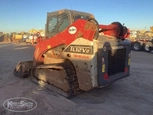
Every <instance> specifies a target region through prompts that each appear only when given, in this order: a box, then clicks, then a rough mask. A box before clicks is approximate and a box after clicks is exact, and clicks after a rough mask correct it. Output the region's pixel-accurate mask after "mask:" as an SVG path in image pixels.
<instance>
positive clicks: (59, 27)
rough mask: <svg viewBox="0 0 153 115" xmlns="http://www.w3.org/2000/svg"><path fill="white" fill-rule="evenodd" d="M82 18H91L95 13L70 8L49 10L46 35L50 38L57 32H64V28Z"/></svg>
mask: <svg viewBox="0 0 153 115" xmlns="http://www.w3.org/2000/svg"><path fill="white" fill-rule="evenodd" d="M80 18H82V19H86V20H87V19H90V18H94V15H93V14H90V13H86V12H79V11H74V10H68V9H64V10H59V11H55V12H48V13H47V21H46V28H45V36H46V37H48V38H50V37H52V36H54V35H55V34H57V33H59V32H62V31H63V30H64V29H66V28H67V27H68V26H70V25H71V24H72V23H73V22H75V21H76V20H77V19H80Z"/></svg>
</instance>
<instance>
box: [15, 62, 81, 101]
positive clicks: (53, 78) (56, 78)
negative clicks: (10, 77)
mask: <svg viewBox="0 0 153 115" xmlns="http://www.w3.org/2000/svg"><path fill="white" fill-rule="evenodd" d="M27 63H28V64H27ZM27 63H26V62H21V63H19V64H18V66H17V67H16V69H15V70H14V74H15V75H16V76H18V77H23V78H25V77H28V76H30V77H31V79H32V81H34V82H36V83H38V84H40V85H41V86H42V87H46V88H48V89H50V90H51V91H53V92H56V93H58V94H60V95H63V96H65V97H67V98H70V97H71V96H74V95H76V94H78V93H79V92H80V90H79V85H78V81H77V76H76V72H75V68H74V66H73V65H72V64H71V62H69V61H65V62H64V63H59V64H45V65H39V66H36V67H31V68H29V71H28V69H27V68H28V67H27V65H29V67H30V65H31V64H29V63H30V62H27ZM25 68H26V69H25ZM17 69H18V70H17ZM23 71H25V72H23ZM27 72H28V75H27ZM21 73H22V74H21ZM23 73H25V74H23Z"/></svg>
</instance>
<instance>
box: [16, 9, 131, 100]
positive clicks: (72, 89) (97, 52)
mask: <svg viewBox="0 0 153 115" xmlns="http://www.w3.org/2000/svg"><path fill="white" fill-rule="evenodd" d="M127 35H128V32H127V28H126V27H125V26H123V25H122V24H120V23H119V22H113V23H111V24H110V25H100V24H98V22H97V21H96V20H95V17H94V15H93V14H90V13H85V12H80V11H74V10H68V9H64V10H59V11H55V12H48V13H47V21H46V29H45V36H46V39H42V40H40V42H38V43H37V45H36V46H35V51H34V56H33V60H32V61H26V62H19V63H18V64H17V66H16V68H15V69H14V74H15V75H16V76H19V77H22V78H26V77H31V79H32V81H34V82H37V83H39V84H40V85H43V86H44V87H47V88H49V89H51V90H52V91H54V92H56V93H58V94H61V95H63V96H65V97H68V98H70V97H71V96H74V95H77V94H78V93H80V92H82V91H89V90H91V89H94V88H97V87H103V86H106V85H108V84H111V83H113V82H115V81H117V80H119V79H121V78H125V77H127V76H129V72H130V48H131V43H130V42H129V41H128V40H125V38H126V36H127ZM40 38H41V36H40V37H39V39H40Z"/></svg>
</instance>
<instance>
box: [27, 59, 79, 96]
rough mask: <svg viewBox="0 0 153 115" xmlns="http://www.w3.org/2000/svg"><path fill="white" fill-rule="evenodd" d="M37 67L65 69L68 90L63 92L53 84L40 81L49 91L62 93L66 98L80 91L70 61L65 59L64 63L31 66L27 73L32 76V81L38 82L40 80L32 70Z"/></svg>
mask: <svg viewBox="0 0 153 115" xmlns="http://www.w3.org/2000/svg"><path fill="white" fill-rule="evenodd" d="M37 68H43V69H45V68H49V69H56V68H64V69H65V72H66V74H67V78H66V79H67V80H68V83H69V91H68V92H65V91H64V90H62V89H59V88H58V87H56V86H53V85H52V84H49V83H46V82H44V81H41V82H43V83H44V86H45V87H46V88H48V89H50V90H51V91H53V92H56V93H58V94H60V95H63V96H64V97H67V98H71V97H72V96H75V95H77V94H78V93H79V92H80V89H79V85H78V80H77V76H76V71H75V68H74V66H73V65H72V63H71V62H70V61H66V62H65V63H62V64H56V65H55V64H54V65H53V64H50V65H39V66H38V67H35V68H32V69H31V70H30V73H29V74H30V76H31V78H32V81H34V82H40V80H39V79H38V78H37V77H36V76H35V75H34V71H35V69H37Z"/></svg>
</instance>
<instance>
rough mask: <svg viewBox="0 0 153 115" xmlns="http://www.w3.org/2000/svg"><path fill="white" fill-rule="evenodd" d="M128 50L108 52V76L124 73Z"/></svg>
mask: <svg viewBox="0 0 153 115" xmlns="http://www.w3.org/2000/svg"><path fill="white" fill-rule="evenodd" d="M125 60H126V49H125V48H124V49H117V50H108V75H109V76H111V75H115V74H118V73H121V72H124V68H125Z"/></svg>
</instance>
